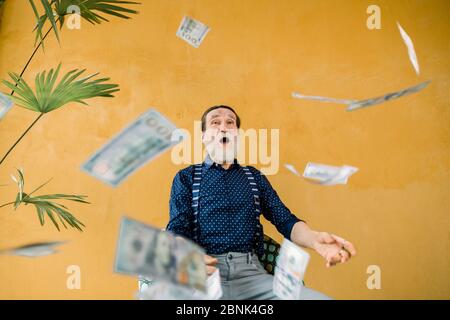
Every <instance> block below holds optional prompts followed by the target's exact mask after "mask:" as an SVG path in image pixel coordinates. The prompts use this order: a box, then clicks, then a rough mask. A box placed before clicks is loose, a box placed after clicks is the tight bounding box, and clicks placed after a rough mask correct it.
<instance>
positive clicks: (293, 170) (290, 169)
mask: <svg viewBox="0 0 450 320" xmlns="http://www.w3.org/2000/svg"><path fill="white" fill-rule="evenodd" d="M284 166H285V167H286V169H288V170H289V171H290V172H292V173H293V174H295V175H296V176H298V177H300V173H298V171H297V169H295V167H294V166H293V165H292V164H287V163H286V164H285V165H284Z"/></svg>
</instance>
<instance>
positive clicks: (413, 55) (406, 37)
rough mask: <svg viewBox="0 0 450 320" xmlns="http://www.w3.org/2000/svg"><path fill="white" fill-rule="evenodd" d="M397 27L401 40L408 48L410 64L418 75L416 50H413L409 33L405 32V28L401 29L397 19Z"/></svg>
mask: <svg viewBox="0 0 450 320" xmlns="http://www.w3.org/2000/svg"><path fill="white" fill-rule="evenodd" d="M397 27H398V30H399V31H400V35H401V36H402V39H403V42H404V43H405V45H406V48H407V49H408V56H409V61H411V64H412V65H413V67H414V70H415V71H416V73H417V75H419V74H420V68H419V61H418V60H417V55H416V51H415V50H414V44H413V42H412V40H411V38H410V37H409V35H408V34H407V33H406V31H405V30H403V28H402V26H401V25H400V23H399V22H398V21H397Z"/></svg>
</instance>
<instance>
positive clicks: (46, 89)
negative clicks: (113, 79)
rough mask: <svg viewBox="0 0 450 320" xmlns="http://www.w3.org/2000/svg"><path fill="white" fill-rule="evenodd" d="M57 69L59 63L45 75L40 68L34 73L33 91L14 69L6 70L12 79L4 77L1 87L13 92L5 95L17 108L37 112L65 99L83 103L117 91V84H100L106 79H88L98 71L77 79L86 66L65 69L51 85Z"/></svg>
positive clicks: (64, 101)
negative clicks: (57, 81)
mask: <svg viewBox="0 0 450 320" xmlns="http://www.w3.org/2000/svg"><path fill="white" fill-rule="evenodd" d="M60 68H61V64H59V65H58V67H57V68H56V70H53V69H50V72H49V73H48V74H46V71H43V72H42V73H38V74H37V75H36V78H35V91H36V93H34V92H33V90H32V89H31V87H30V86H29V85H28V84H27V82H26V81H25V80H24V79H23V78H21V77H20V76H19V75H18V74H17V73H14V72H9V73H8V74H9V76H10V77H11V79H12V82H9V81H7V80H3V81H2V82H3V84H4V85H5V86H7V87H8V88H10V89H12V90H14V91H15V95H10V96H9V97H10V98H11V100H13V101H14V102H15V103H16V104H17V105H19V106H21V107H24V108H26V109H29V110H32V111H36V112H39V113H47V112H50V111H53V110H55V109H58V108H60V107H62V106H63V105H65V104H67V103H69V102H78V103H82V104H85V105H86V104H87V103H86V102H84V100H86V99H90V98H94V97H113V95H112V93H114V92H117V91H119V86H118V85H117V84H107V83H104V82H106V81H108V80H110V78H100V79H95V80H90V79H92V78H93V77H95V76H97V75H98V73H95V74H92V75H89V76H87V77H84V78H81V79H79V78H78V77H79V76H80V75H81V74H83V72H84V71H86V69H83V70H78V69H75V70H71V71H69V72H68V73H66V74H65V75H64V76H63V77H62V79H61V80H60V82H59V83H58V84H57V85H56V87H55V83H56V79H57V78H58V75H59V71H60Z"/></svg>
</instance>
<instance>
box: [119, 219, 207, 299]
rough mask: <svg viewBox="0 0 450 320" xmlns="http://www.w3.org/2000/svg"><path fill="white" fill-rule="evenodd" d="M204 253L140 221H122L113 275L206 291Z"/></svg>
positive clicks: (184, 241)
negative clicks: (126, 275) (147, 279)
mask: <svg viewBox="0 0 450 320" xmlns="http://www.w3.org/2000/svg"><path fill="white" fill-rule="evenodd" d="M204 255H205V252H204V250H203V249H202V248H200V247H199V246H198V245H196V244H195V243H193V242H191V241H189V240H187V239H178V238H175V236H174V235H173V234H171V233H170V232H167V231H161V230H159V229H156V228H153V227H151V226H148V225H145V224H143V223H141V222H139V221H136V220H132V219H129V218H127V217H124V218H122V221H121V225H120V233H119V240H118V244H117V251H116V259H115V263H114V271H116V272H119V273H124V274H129V275H137V276H141V277H142V276H144V277H146V278H150V279H152V280H155V281H162V282H168V283H173V284H176V285H180V286H184V287H187V288H192V289H196V290H200V291H202V292H205V291H206V266H205V263H204Z"/></svg>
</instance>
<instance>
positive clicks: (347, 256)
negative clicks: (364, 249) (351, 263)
mask: <svg viewBox="0 0 450 320" xmlns="http://www.w3.org/2000/svg"><path fill="white" fill-rule="evenodd" d="M339 255H340V256H341V262H342V263H344V262H347V261H348V260H349V259H350V253H348V252H347V250H344V249H341V250H340V251H339Z"/></svg>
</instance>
